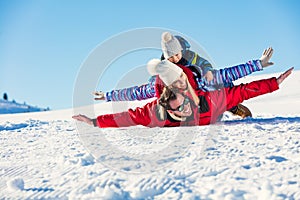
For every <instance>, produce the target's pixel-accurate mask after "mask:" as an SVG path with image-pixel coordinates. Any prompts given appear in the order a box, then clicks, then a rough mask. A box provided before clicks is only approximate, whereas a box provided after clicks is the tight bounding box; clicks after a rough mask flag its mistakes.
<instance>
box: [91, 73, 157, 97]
mask: <svg viewBox="0 0 300 200" xmlns="http://www.w3.org/2000/svg"><path fill="white" fill-rule="evenodd" d="M155 80H156V79H155V76H154V77H151V78H150V79H149V82H148V83H147V84H144V85H141V86H133V87H129V88H123V89H119V90H112V91H110V92H106V93H104V92H101V91H100V92H94V93H93V94H94V95H96V97H95V98H94V99H95V100H106V101H135V100H145V99H150V98H153V97H155V86H154V85H155Z"/></svg>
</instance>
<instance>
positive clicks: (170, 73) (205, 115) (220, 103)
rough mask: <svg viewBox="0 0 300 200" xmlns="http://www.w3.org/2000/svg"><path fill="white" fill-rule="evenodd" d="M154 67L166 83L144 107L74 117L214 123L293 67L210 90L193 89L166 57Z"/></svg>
mask: <svg viewBox="0 0 300 200" xmlns="http://www.w3.org/2000/svg"><path fill="white" fill-rule="evenodd" d="M154 66H156V67H155V69H154V71H155V72H156V73H157V74H158V75H159V77H160V79H161V80H162V81H163V82H164V84H165V85H167V87H164V89H163V92H162V94H161V96H160V98H159V99H158V100H154V101H152V102H150V103H147V104H146V105H145V106H143V107H138V108H136V109H129V110H128V111H125V112H120V113H116V114H106V115H100V116H98V117H97V118H96V119H91V118H89V117H87V116H85V115H81V114H79V115H75V116H73V118H74V119H76V120H78V121H82V122H85V123H88V124H90V125H94V126H98V127H101V128H105V127H128V126H135V125H143V126H147V127H170V126H172V127H173V126H194V125H208V124H212V123H215V122H216V121H217V119H218V116H219V115H220V114H222V113H223V112H225V111H226V110H227V109H229V108H231V107H233V106H235V105H237V104H239V103H241V102H243V101H244V100H247V99H250V98H253V97H256V96H260V95H263V94H266V93H271V92H273V91H275V90H277V89H278V88H279V87H278V86H279V84H280V83H281V82H282V81H283V80H284V79H285V78H287V77H288V76H289V75H290V74H291V72H292V70H293V68H291V69H289V70H287V71H286V72H285V73H283V74H282V75H280V76H279V77H278V78H270V79H265V80H259V81H253V82H251V83H248V84H241V85H238V86H234V87H232V88H223V89H220V90H217V91H213V92H203V91H201V90H197V91H194V90H193V89H192V88H191V83H189V80H190V79H189V80H186V81H181V79H182V80H184V78H185V76H186V74H185V73H184V72H183V69H182V68H180V67H178V66H176V65H175V66H174V64H173V63H171V62H169V61H161V63H159V64H156V65H154Z"/></svg>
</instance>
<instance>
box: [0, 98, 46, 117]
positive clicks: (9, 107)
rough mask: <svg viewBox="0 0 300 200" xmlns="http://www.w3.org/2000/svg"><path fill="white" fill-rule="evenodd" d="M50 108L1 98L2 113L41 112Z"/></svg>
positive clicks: (0, 109) (0, 108)
mask: <svg viewBox="0 0 300 200" xmlns="http://www.w3.org/2000/svg"><path fill="white" fill-rule="evenodd" d="M47 110H50V109H49V108H39V107H37V106H31V105H28V104H26V103H25V102H24V103H23V104H20V103H17V102H16V101H15V100H12V101H8V100H3V99H0V114H9V113H27V112H40V111H47Z"/></svg>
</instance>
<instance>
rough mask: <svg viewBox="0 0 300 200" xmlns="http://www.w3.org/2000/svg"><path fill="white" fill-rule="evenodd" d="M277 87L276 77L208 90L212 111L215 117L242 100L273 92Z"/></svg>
mask: <svg viewBox="0 0 300 200" xmlns="http://www.w3.org/2000/svg"><path fill="white" fill-rule="evenodd" d="M278 88H279V87H278V83H277V79H276V78H270V79H265V80H259V81H253V82H251V83H247V84H240V85H238V86H234V87H232V88H223V89H221V90H217V91H213V92H210V93H209V98H211V102H212V112H213V113H214V115H215V117H217V116H219V115H220V114H222V113H223V112H225V111H226V110H228V109H230V108H232V107H233V106H236V105H237V104H239V103H242V102H243V101H244V100H247V99H251V98H254V97H257V96H260V95H263V94H267V93H271V92H274V91H276V90H278Z"/></svg>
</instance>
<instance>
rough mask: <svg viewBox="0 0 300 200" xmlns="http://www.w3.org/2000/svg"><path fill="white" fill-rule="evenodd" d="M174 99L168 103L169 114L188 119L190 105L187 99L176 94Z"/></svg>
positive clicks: (190, 112)
mask: <svg viewBox="0 0 300 200" xmlns="http://www.w3.org/2000/svg"><path fill="white" fill-rule="evenodd" d="M176 97H177V98H176V99H174V100H170V101H169V109H168V111H169V112H170V113H173V114H175V115H176V116H178V117H189V116H191V115H192V113H193V112H192V108H191V103H190V100H189V99H188V97H184V96H183V95H182V94H180V93H177V94H176Z"/></svg>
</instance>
